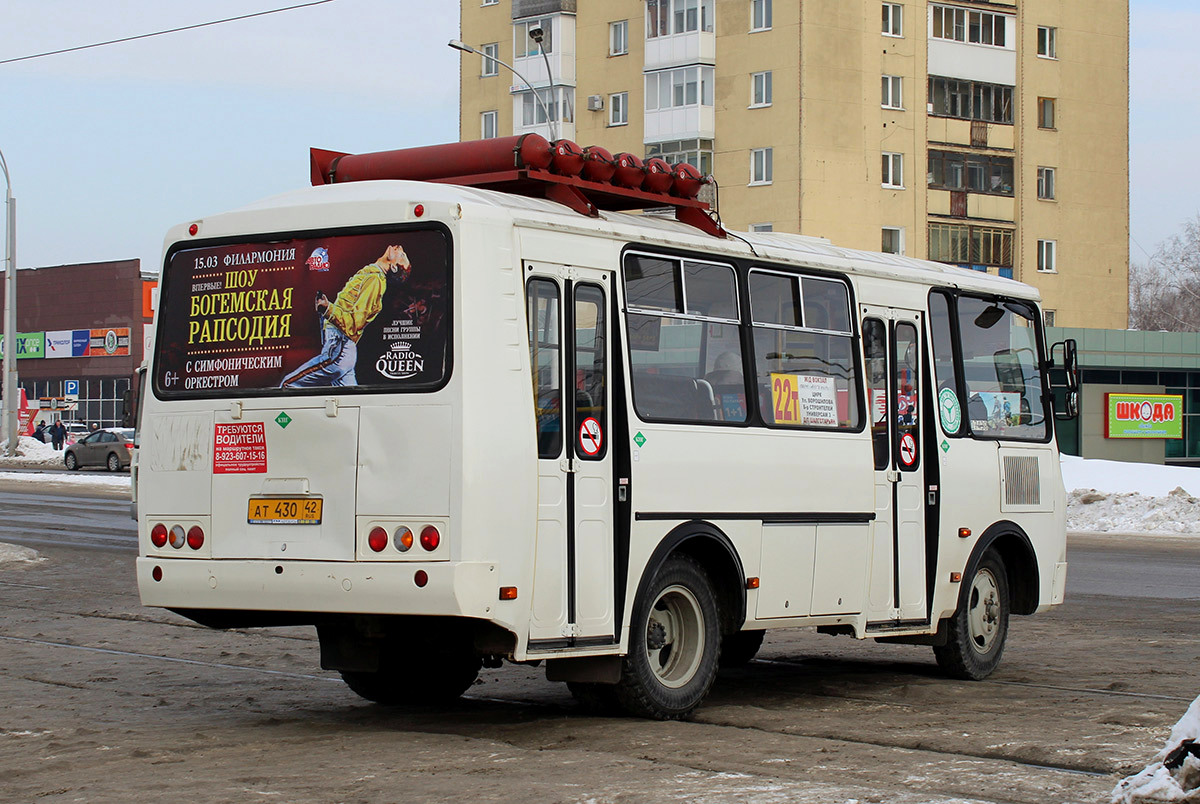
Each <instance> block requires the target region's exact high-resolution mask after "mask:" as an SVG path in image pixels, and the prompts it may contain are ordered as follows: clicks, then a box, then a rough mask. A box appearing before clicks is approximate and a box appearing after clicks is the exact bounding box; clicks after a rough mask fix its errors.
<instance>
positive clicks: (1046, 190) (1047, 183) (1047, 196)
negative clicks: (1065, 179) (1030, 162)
mask: <svg viewBox="0 0 1200 804" xmlns="http://www.w3.org/2000/svg"><path fill="white" fill-rule="evenodd" d="M1038 198H1040V199H1042V200H1043V201H1053V200H1054V168H1052V167H1040V168H1038Z"/></svg>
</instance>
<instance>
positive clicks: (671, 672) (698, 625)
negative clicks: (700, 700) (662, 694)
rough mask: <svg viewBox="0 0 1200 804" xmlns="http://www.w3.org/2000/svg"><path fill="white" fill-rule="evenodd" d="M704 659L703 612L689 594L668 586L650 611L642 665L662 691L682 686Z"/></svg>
mask: <svg viewBox="0 0 1200 804" xmlns="http://www.w3.org/2000/svg"><path fill="white" fill-rule="evenodd" d="M703 656H704V612H703V611H702V610H701V609H700V602H699V601H698V600H697V599H696V596H695V595H693V594H692V592H691V590H690V589H688V588H687V587H684V586H679V585H675V586H668V587H667V588H666V589H664V590H663V591H662V592H661V593H660V594H659V596H658V599H657V600H655V601H654V605H653V606H651V607H650V618H649V621H648V622H647V623H646V661H647V663H648V664H649V666H650V670H651V671H652V672H653V673H654V677H655V678H656V679H658V681H659V683H660V684H662V685H663V686H664V687H670V688H672V689H676V688H679V687H682V686H684V685H685V684H687V683H688V682H689V681H691V680H692V678H693V677H694V676H695V675H696V671H697V670H698V669H699V667H700V660H701V659H702V658H703Z"/></svg>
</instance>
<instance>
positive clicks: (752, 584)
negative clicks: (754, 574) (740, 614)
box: [746, 578, 758, 589]
mask: <svg viewBox="0 0 1200 804" xmlns="http://www.w3.org/2000/svg"><path fill="white" fill-rule="evenodd" d="M746 588H747V589H757V588H758V578H747V579H746Z"/></svg>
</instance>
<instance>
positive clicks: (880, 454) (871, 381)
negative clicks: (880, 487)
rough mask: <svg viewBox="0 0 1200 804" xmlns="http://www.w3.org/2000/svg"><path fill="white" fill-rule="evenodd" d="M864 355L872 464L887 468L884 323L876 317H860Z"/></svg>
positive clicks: (885, 338) (885, 331)
mask: <svg viewBox="0 0 1200 804" xmlns="http://www.w3.org/2000/svg"><path fill="white" fill-rule="evenodd" d="M862 332H863V356H864V357H865V358H866V374H867V399H868V405H869V406H870V409H871V444H872V446H873V447H874V449H875V468H876V469H887V468H888V465H889V463H890V461H889V455H888V419H887V411H888V404H887V382H888V372H887V327H886V326H884V323H883V322H882V321H880V320H879V319H878V318H867V319H865V320H864V321H863V325H862Z"/></svg>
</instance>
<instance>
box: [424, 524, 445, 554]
mask: <svg viewBox="0 0 1200 804" xmlns="http://www.w3.org/2000/svg"><path fill="white" fill-rule="evenodd" d="M441 543H442V534H440V533H438V529H437V528H435V527H434V526H433V525H426V526H425V527H424V528H422V529H421V546H422V547H424V548H425V549H426V550H429V551H433V550H436V549H437V546H438V545H439V544H441Z"/></svg>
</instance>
